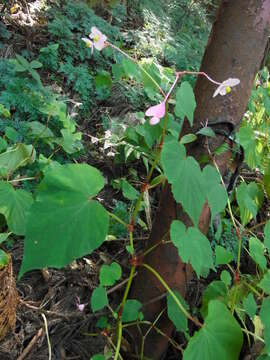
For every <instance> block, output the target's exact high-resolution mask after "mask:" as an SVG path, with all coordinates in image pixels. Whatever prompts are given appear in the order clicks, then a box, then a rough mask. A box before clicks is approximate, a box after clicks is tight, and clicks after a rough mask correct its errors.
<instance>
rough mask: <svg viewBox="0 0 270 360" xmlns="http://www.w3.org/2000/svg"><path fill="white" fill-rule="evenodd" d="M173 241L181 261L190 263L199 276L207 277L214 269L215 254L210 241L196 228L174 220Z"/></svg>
mask: <svg viewBox="0 0 270 360" xmlns="http://www.w3.org/2000/svg"><path fill="white" fill-rule="evenodd" d="M170 235H171V240H172V242H173V243H174V245H175V246H176V247H177V248H178V252H179V256H180V257H181V259H182V260H183V261H184V262H185V263H188V262H190V263H191V265H192V267H193V269H194V270H195V272H196V274H197V275H198V276H201V275H205V273H208V271H209V269H213V268H214V264H213V254H212V249H211V246H210V243H209V241H208V239H207V238H206V237H205V236H204V235H203V234H202V233H201V232H200V230H198V229H197V228H195V227H189V228H187V229H186V227H185V225H184V224H183V223H182V222H181V221H179V220H174V221H173V222H172V224H171V229H170Z"/></svg>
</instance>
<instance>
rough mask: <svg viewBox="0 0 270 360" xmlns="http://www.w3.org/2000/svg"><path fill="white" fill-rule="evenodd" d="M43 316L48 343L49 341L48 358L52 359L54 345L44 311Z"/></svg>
mask: <svg viewBox="0 0 270 360" xmlns="http://www.w3.org/2000/svg"><path fill="white" fill-rule="evenodd" d="M41 316H42V318H43V321H44V325H45V332H46V337H47V343H48V352H49V358H48V359H49V360H52V347H51V342H50V337H49V331H48V322H47V319H46V316H45V315H44V314H43V313H41Z"/></svg>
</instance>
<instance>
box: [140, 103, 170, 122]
mask: <svg viewBox="0 0 270 360" xmlns="http://www.w3.org/2000/svg"><path fill="white" fill-rule="evenodd" d="M165 112H166V105H165V102H164V101H162V103H160V104H158V105H154V106H151V107H150V108H149V109H148V110H146V112H145V115H146V116H154V117H157V118H159V119H161V118H163V116H164V115H165Z"/></svg>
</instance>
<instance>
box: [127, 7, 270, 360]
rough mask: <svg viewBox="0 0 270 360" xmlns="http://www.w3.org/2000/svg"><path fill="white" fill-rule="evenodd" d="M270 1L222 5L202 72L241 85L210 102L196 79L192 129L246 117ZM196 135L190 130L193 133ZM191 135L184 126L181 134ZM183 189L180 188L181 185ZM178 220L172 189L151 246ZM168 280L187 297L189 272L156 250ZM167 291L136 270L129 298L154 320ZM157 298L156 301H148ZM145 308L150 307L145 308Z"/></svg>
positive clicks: (159, 340)
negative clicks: (204, 123) (202, 124)
mask: <svg viewBox="0 0 270 360" xmlns="http://www.w3.org/2000/svg"><path fill="white" fill-rule="evenodd" d="M269 21H270V0H237V1H236V0H223V1H222V3H221V5H220V8H219V10H218V13H217V17H216V20H215V22H214V24H213V28H212V32H211V35H210V38H209V41H208V45H207V47H206V50H205V54H204V57H203V61H202V65H201V71H205V72H206V73H207V74H209V75H210V76H211V77H212V78H214V79H215V80H217V81H221V82H222V81H223V80H226V79H228V78H230V77H236V78H239V79H240V80H241V83H240V85H238V86H237V87H236V88H233V89H232V92H231V93H230V94H229V95H227V96H224V97H222V96H217V97H216V98H214V99H213V98H212V95H213V92H214V91H215V85H213V84H211V83H210V82H209V81H207V80H206V79H205V78H203V77H200V78H199V79H198V81H197V83H196V87H195V96H196V101H197V108H196V112H195V120H194V122H195V124H194V127H195V128H198V127H200V126H201V125H200V123H201V122H205V121H206V120H207V119H208V120H209V121H211V120H220V121H221V120H224V121H230V122H232V123H233V124H234V125H235V126H236V127H237V126H238V125H239V123H240V121H241V118H242V116H243V114H244V112H245V109H246V106H247V102H248V99H249V96H250V92H251V88H252V85H253V81H254V77H255V75H256V73H257V71H258V69H259V66H260V63H261V61H262V59H263V55H264V50H265V47H266V44H267V39H268V36H269V29H270V27H269ZM193 131H194V130H193ZM188 132H190V128H189V125H188V123H187V122H185V124H184V127H183V134H184V133H188ZM223 141H224V139H223V138H222V137H217V139H216V140H214V142H212V143H211V144H210V145H211V147H212V148H215V147H216V146H218V145H219V144H220V143H222V142H223ZM187 150H188V153H189V154H190V155H192V156H194V157H195V158H197V159H199V158H200V156H201V155H202V154H204V153H205V152H206V150H205V146H204V144H203V143H202V142H200V143H198V142H197V143H196V146H194V145H192V146H190V147H189V148H188V149H187ZM229 157H230V154H229V153H227V154H224V155H223V156H222V157H221V158H220V159H219V161H218V162H219V166H220V170H221V173H223V174H224V173H225V172H226V168H227V164H228V159H229ZM179 186H181V184H179ZM176 218H178V219H180V220H181V221H183V222H184V223H185V224H186V226H189V225H190V220H189V218H188V217H187V215H186V214H184V212H183V211H182V210H181V208H180V207H179V206H177V205H176V204H175V201H174V199H173V197H172V194H171V191H170V186H169V185H168V184H167V185H166V186H165V188H164V190H163V193H162V196H161V201H160V206H159V209H158V212H157V215H156V220H155V222H154V226H153V229H152V233H151V235H150V239H149V243H148V245H149V247H151V246H153V245H154V244H157V243H159V242H160V241H161V240H162V239H164V238H165V239H166V238H168V237H169V235H168V232H169V229H170V224H171V222H172V220H174V219H176ZM209 220H210V210H209V208H208V206H207V204H205V206H204V209H203V211H202V214H201V218H200V229H201V231H202V232H203V233H206V232H207V230H208V226H209ZM144 261H145V262H147V263H148V264H149V265H151V266H152V267H153V268H155V269H156V270H157V271H158V272H159V273H160V274H161V276H162V277H163V278H164V279H165V280H166V282H167V283H168V284H169V286H170V287H171V288H173V289H177V290H178V291H179V292H180V293H181V294H182V295H183V296H185V292H186V285H187V282H188V281H189V280H190V279H191V278H192V277H193V272H192V269H191V268H190V267H189V266H188V267H186V266H185V264H184V263H183V262H182V261H181V259H180V258H179V256H178V252H177V250H176V248H175V247H174V246H173V245H170V244H166V245H159V246H157V248H156V249H155V250H154V251H152V252H151V253H150V254H149V255H148V256H147V257H146V259H144ZM164 292H165V290H164V288H163V287H162V285H161V284H160V283H159V282H158V281H157V280H156V279H155V278H154V277H153V276H152V275H151V274H150V273H149V272H147V270H144V269H139V274H138V276H137V277H136V279H135V281H134V286H133V288H132V292H131V295H130V297H132V298H136V299H138V300H140V301H141V302H142V303H143V304H146V306H144V308H143V312H144V316H145V319H147V320H150V321H154V320H155V319H156V317H157V316H158V314H159V313H160V312H161V311H162V309H164V307H165V306H166V302H165V298H163V299H160V297H161V295H162V294H164ZM153 299H157V300H156V301H154V302H153V301H152V300H153ZM147 303H149V305H147ZM157 326H158V327H159V328H160V329H161V330H162V331H163V332H164V333H165V334H167V335H169V336H170V335H171V334H172V331H173V325H172V323H171V322H170V321H169V320H168V318H167V316H166V315H164V316H163V317H162V318H161V320H160V321H159V323H158V324H157ZM131 334H132V336H133V338H134V339H135V343H136V344H137V348H140V338H141V334H139V332H138V331H137V330H136V329H134V330H133V331H131ZM167 344H168V342H167V339H166V337H162V336H160V335H158V334H157V333H156V332H155V331H151V332H150V334H149V335H148V336H147V339H146V342H145V349H144V354H145V355H146V356H147V357H149V358H151V359H161V358H162V357H163V356H164V354H165V352H166V349H167Z"/></svg>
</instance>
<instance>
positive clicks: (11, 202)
mask: <svg viewBox="0 0 270 360" xmlns="http://www.w3.org/2000/svg"><path fill="white" fill-rule="evenodd" d="M32 202H33V199H32V195H31V194H30V193H28V192H27V191H25V190H20V189H19V190H14V188H13V186H12V185H10V184H9V183H8V182H5V181H0V213H1V214H3V215H4V216H5V218H6V221H7V224H8V227H9V229H10V231H12V232H13V233H14V234H16V235H24V234H25V224H26V216H27V212H28V211H29V208H30V206H31V205H32Z"/></svg>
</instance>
